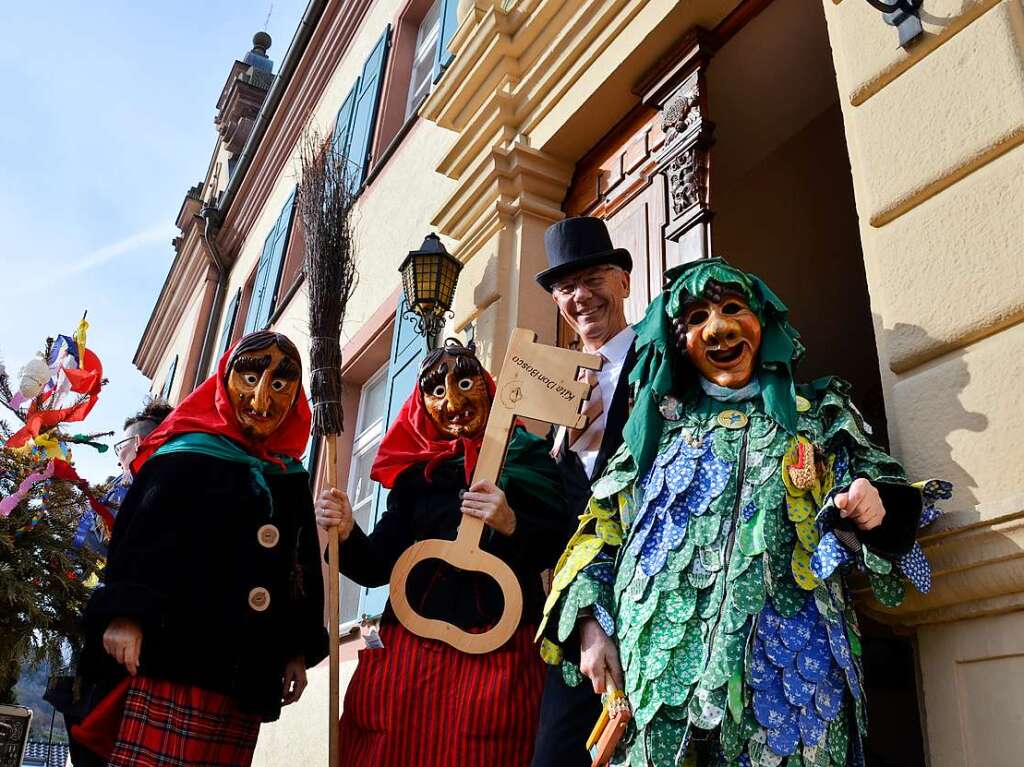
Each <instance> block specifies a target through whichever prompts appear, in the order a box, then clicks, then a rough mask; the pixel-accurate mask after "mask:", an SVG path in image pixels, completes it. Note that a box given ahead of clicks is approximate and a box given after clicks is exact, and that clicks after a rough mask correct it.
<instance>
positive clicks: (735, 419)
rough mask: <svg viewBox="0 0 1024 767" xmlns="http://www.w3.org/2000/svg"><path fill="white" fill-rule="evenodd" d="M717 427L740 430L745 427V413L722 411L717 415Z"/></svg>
mask: <svg viewBox="0 0 1024 767" xmlns="http://www.w3.org/2000/svg"><path fill="white" fill-rule="evenodd" d="M718 425H719V426H724V427H725V428H726V429H742V428H743V427H744V426H746V425H747V416H746V413H741V412H740V411H739V410H723V411H722V412H721V413H719V414H718Z"/></svg>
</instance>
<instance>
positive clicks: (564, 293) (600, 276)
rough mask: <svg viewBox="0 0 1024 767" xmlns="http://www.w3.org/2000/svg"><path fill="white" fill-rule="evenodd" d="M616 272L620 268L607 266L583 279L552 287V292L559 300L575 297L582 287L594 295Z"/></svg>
mask: <svg viewBox="0 0 1024 767" xmlns="http://www.w3.org/2000/svg"><path fill="white" fill-rule="evenodd" d="M614 271H618V267H615V266H605V267H603V268H601V269H598V270H595V271H593V272H590V273H589V274H585V275H583V276H581V277H575V278H573V279H571V280H565V281H563V282H559V283H556V284H554V285H552V286H551V292H552V293H553V294H554V295H556V296H558V297H559V298H569V296H572V295H574V294H575V293H576V291H577V290H578V289H579V287H580V286H581V285H582V286H583V287H585V288H586V289H587V290H588V291H589V292H591V293H593V292H594V291H595V290H598V289H600V287H601V286H602V285H604V283H605V279H606V278H607V277H608V275H609V274H610V273H611V272H614Z"/></svg>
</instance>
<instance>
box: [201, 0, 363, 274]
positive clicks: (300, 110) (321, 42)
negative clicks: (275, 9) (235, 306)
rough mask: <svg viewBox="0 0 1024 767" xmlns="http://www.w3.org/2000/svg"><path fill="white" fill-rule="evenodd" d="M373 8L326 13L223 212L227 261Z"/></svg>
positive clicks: (359, 4) (338, 3)
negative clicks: (231, 201)
mask: <svg viewBox="0 0 1024 767" xmlns="http://www.w3.org/2000/svg"><path fill="white" fill-rule="evenodd" d="M371 5H372V1H371V0H335V1H334V2H331V3H329V4H328V6H327V8H326V9H325V10H324V14H323V16H322V17H321V19H320V22H319V24H317V27H316V30H315V31H314V32H313V36H312V39H311V40H310V41H309V44H308V45H307V47H306V50H305V53H304V54H303V56H302V58H301V60H300V61H299V64H298V66H297V67H296V71H295V74H294V75H293V77H292V78H291V81H290V82H289V83H288V87H287V89H286V90H285V92H284V94H283V96H282V97H281V102H280V104H278V106H277V109H276V110H275V111H274V114H273V116H272V117H271V119H270V124H269V126H268V128H267V132H266V135H265V136H264V137H263V140H262V141H261V142H260V145H259V147H258V149H257V150H256V155H255V157H254V159H253V163H252V165H251V166H250V168H249V170H248V172H247V173H246V176H245V178H243V179H242V181H241V183H240V185H239V188H238V193H237V195H236V197H235V202H234V204H233V205H232V206H231V208H230V209H229V210H227V211H226V212H225V214H224V220H223V223H222V225H221V228H220V231H219V232H218V235H217V243H218V246H219V248H220V252H221V254H222V255H223V256H224V258H225V260H227V261H228V262H232V261H233V260H234V259H235V257H236V256H237V254H238V251H239V249H240V247H241V245H242V243H243V242H244V241H245V239H246V237H248V235H249V232H250V230H251V229H252V227H253V225H254V223H255V222H256V219H257V217H258V216H259V215H260V213H261V211H262V210H263V206H264V205H265V204H266V201H267V198H268V197H269V196H270V193H271V191H272V189H273V187H274V184H275V183H276V182H277V179H278V178H279V177H280V175H281V173H282V171H283V170H284V169H285V166H286V165H287V163H288V161H289V159H290V158H291V156H292V153H293V151H294V148H295V146H296V144H297V143H298V141H299V139H300V138H301V136H302V132H303V130H304V129H305V127H306V125H307V123H308V121H309V118H310V115H312V114H313V111H314V109H315V108H316V105H317V103H318V102H319V100H320V98H321V97H322V96H323V93H324V90H325V89H326V87H327V84H328V82H329V81H330V78H331V76H332V75H333V74H334V71H335V69H336V68H337V65H338V62H339V61H341V59H342V58H343V57H344V55H345V51H346V50H347V49H348V47H349V45H350V44H351V42H352V39H353V37H355V34H356V32H357V31H358V29H359V27H360V25H361V24H362V21H363V18H364V17H365V16H366V12H367V10H369V8H370V6H371Z"/></svg>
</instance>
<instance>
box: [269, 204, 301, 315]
mask: <svg viewBox="0 0 1024 767" xmlns="http://www.w3.org/2000/svg"><path fill="white" fill-rule="evenodd" d="M294 218H295V190H294V189H293V190H292V193H291V194H290V195H288V199H287V200H285V203H284V207H283V208H281V215H280V216H278V218H277V225H276V226H275V227H274V234H275V240H274V247H273V249H272V250H271V252H270V258H269V259H268V262H267V264H268V265H267V269H268V272H267V287H266V291H265V292H264V294H263V305H264V311H265V314H266V316H265V317H264V319H263V325H264V326H266V325H267V324H269V323H270V318H271V317H272V316H273V314H274V310H275V309H276V308H277V296H278V291H279V290H280V288H281V269H282V267H283V266H284V257H285V254H286V253H287V252H288V238H289V237H291V233H292V219H294Z"/></svg>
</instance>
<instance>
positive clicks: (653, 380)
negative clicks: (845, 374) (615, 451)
mask: <svg viewBox="0 0 1024 767" xmlns="http://www.w3.org/2000/svg"><path fill="white" fill-rule="evenodd" d="M665 280H666V287H665V289H664V290H663V291H662V292H661V294H660V295H658V297H657V298H655V299H654V301H652V302H651V305H650V306H649V307H648V308H647V313H646V314H645V315H644V318H643V319H642V320H641V321H640V322H638V323H637V324H636V326H635V330H636V334H637V341H636V351H637V363H636V365H635V366H634V367H633V371H632V373H631V374H630V377H629V381H630V383H631V384H632V385H633V386H634V390H635V392H636V395H635V403H634V406H633V410H632V412H631V413H630V416H629V420H628V421H627V422H626V427H625V430H624V438H625V441H626V444H627V445H628V446H629V450H630V452H631V453H632V455H633V457H634V458H635V459H636V461H637V465H638V467H639V469H640V472H641V474H642V473H643V472H645V471H646V470H647V468H648V467H649V466H650V465H651V462H652V461H653V460H654V455H655V453H656V452H657V449H658V439H659V437H660V436H661V423H662V420H663V418H662V416H661V413H660V411H659V409H658V405H659V404H660V403H661V400H662V398H663V397H665V396H666V395H668V394H673V395H675V396H678V397H680V398H684V399H691V400H692V399H695V398H697V397H698V396H700V389H699V386H700V384H699V381H698V379H697V374H696V371H695V370H694V368H693V366H692V365H690V364H688V363H686V364H681V363H683V362H685V360H683V358H682V356H681V355H680V352H679V350H678V349H677V348H676V342H675V334H674V333H673V330H672V319H673V318H674V317H677V316H679V314H680V313H681V311H682V308H683V305H684V304H685V303H686V301H687V300H688V299H689V298H691V297H696V296H701V295H703V293H704V286H705V285H707V283H708V282H710V281H712V280H714V281H715V282H719V283H723V284H727V285H731V286H735V287H736V288H738V289H739V291H740V292H741V293H742V294H743V296H744V297H745V298H746V300H747V303H749V304H750V308H751V309H752V310H753V311H754V313H755V314H757V317H758V319H759V320H760V321H761V349H760V351H759V352H758V361H757V377H758V381H759V382H760V384H761V398H762V400H763V401H764V408H765V412H766V413H767V414H768V415H769V416H771V418H773V419H774V420H775V421H776V422H777V423H778V424H779V425H780V426H782V427H783V428H784V429H785V430H786V431H787V432H789V433H790V434H796V423H797V413H796V391H795V388H794V384H793V370H794V369H795V368H796V365H797V363H799V361H800V359H801V358H802V357H803V354H804V347H803V344H801V343H800V340H799V339H800V334H799V333H797V332H796V330H795V329H794V328H793V327H792V326H791V325H790V324H789V321H788V319H787V318H788V316H789V309H788V308H787V307H786V305H785V304H784V303H782V299H780V298H779V297H778V296H777V295H775V293H773V292H772V291H771V289H770V288H769V287H768V286H767V285H765V284H764V282H762V280H761V279H760V278H759V277H757V276H756V275H753V274H750V273H749V272H744V271H742V270H740V269H737V268H736V267H734V266H731V265H730V264H727V263H726V262H725V261H723V260H722V259H721V258H708V259H701V260H699V261H693V262H691V263H688V264H684V265H682V266H677V267H675V268H673V269H670V270H669V271H668V272H666V273H665ZM684 354H685V352H684Z"/></svg>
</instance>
